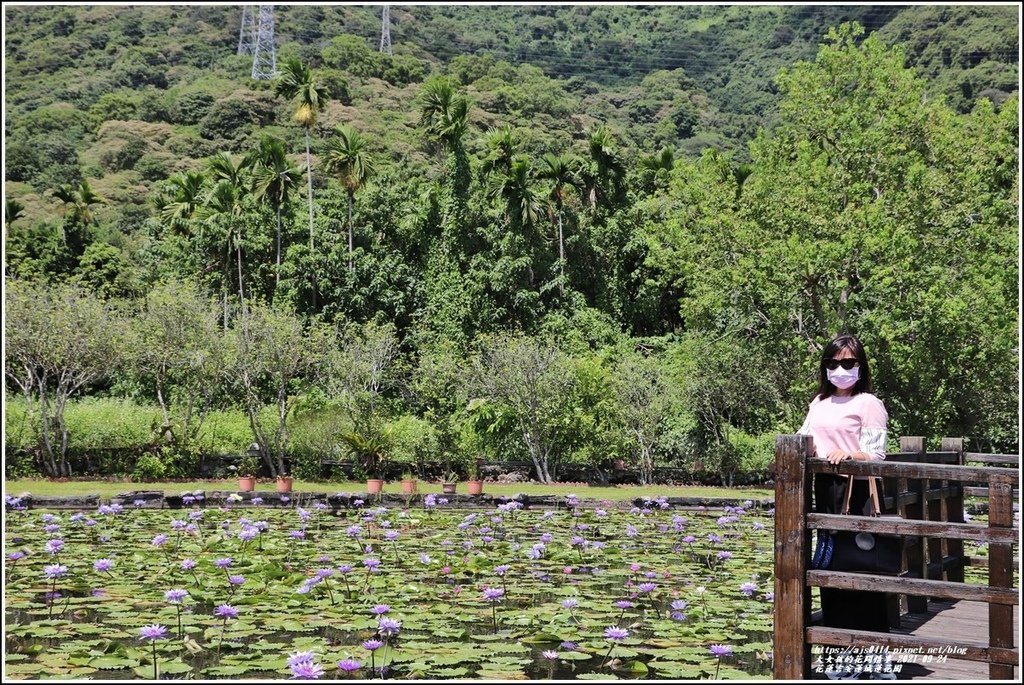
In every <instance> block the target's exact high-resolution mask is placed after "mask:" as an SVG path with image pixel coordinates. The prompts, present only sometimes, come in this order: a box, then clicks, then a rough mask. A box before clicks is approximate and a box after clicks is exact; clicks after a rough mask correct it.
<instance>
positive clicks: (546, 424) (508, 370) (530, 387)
mask: <svg viewBox="0 0 1024 685" xmlns="http://www.w3.org/2000/svg"><path fill="white" fill-rule="evenodd" d="M473 366H474V374H473V376H474V384H475V387H476V388H477V389H478V391H479V392H480V393H481V394H482V397H483V398H484V399H487V400H490V401H493V402H497V403H500V404H503V405H505V406H507V407H508V408H509V409H510V410H511V412H512V413H513V415H514V416H515V421H516V424H517V425H518V426H519V431H520V434H521V435H522V439H523V444H524V445H525V446H526V449H527V452H528V453H529V455H530V459H531V460H532V461H533V465H534V469H535V470H536V473H537V479H538V480H539V481H541V482H542V483H550V482H552V480H553V479H552V472H553V469H552V466H553V462H554V460H555V457H556V454H555V448H556V445H557V444H558V437H559V429H560V425H561V423H562V420H563V409H564V403H565V398H566V397H567V396H568V395H569V393H570V392H571V390H572V387H573V385H574V382H575V380H574V376H573V374H572V370H571V369H570V368H569V365H568V363H567V359H566V357H565V355H564V354H562V352H561V351H559V350H558V348H557V347H555V346H554V345H551V344H550V343H546V342H543V341H540V340H536V339H533V338H530V337H525V336H522V337H512V336H507V335H499V336H494V337H491V338H489V339H487V340H486V341H485V342H484V344H483V347H482V349H481V350H480V353H479V355H478V356H477V357H476V358H475V359H474V363H473Z"/></svg>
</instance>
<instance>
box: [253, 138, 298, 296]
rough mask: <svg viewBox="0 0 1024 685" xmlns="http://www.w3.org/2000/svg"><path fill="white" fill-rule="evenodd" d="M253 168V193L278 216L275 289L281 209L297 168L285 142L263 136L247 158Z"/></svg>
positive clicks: (278, 277) (294, 182) (278, 276)
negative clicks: (288, 153)
mask: <svg viewBox="0 0 1024 685" xmlns="http://www.w3.org/2000/svg"><path fill="white" fill-rule="evenodd" d="M246 164H248V165H251V166H252V168H253V173H252V193H253V196H254V197H255V198H256V199H257V200H260V201H263V202H267V203H269V204H270V206H271V207H273V208H274V211H275V214H276V215H277V261H276V264H277V268H276V269H275V273H274V287H275V289H276V288H277V286H278V285H279V284H280V282H281V210H282V209H283V208H284V206H285V205H286V204H288V200H289V196H290V194H291V191H292V190H293V189H294V188H295V186H296V185H297V184H298V182H299V174H300V173H301V172H300V171H299V170H298V169H296V168H295V167H293V166H291V164H290V163H289V161H288V156H287V154H286V153H285V150H284V143H283V142H282V141H280V140H278V139H277V138H271V137H269V136H268V137H265V138H263V139H262V140H260V143H259V146H257V148H256V149H255V150H253V151H252V152H251V153H250V155H249V156H248V157H247V158H246Z"/></svg>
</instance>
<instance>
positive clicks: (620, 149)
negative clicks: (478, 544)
mask: <svg viewBox="0 0 1024 685" xmlns="http://www.w3.org/2000/svg"><path fill="white" fill-rule="evenodd" d="M5 12H6V17H7V31H8V35H7V54H6V58H7V59H6V69H7V92H6V93H5V95H6V98H5V107H6V108H7V110H6V111H7V130H6V132H5V133H6V141H5V146H6V150H5V152H6V159H7V165H6V168H5V174H6V180H7V185H6V192H7V195H6V197H5V205H6V206H5V226H6V228H7V240H6V245H5V248H6V265H5V266H6V272H5V276H6V277H7V278H8V279H10V280H8V285H9V286H11V285H12V284H15V283H16V282H17V284H18V285H17V287H15V288H14V296H13V297H14V300H13V304H14V305H16V306H14V307H13V311H14V313H15V315H12V314H11V312H12V308H11V307H10V305H11V304H12V301H11V300H10V298H11V297H12V295H11V289H10V287H9V291H8V299H9V301H8V303H7V304H8V305H9V307H8V316H7V330H6V331H5V334H6V335H7V337H8V346H7V352H8V355H7V359H6V360H5V371H6V377H7V382H8V390H9V391H11V392H20V393H21V395H22V396H23V397H24V398H25V402H26V403H27V404H26V405H25V411H26V412H27V413H26V416H30V417H31V423H32V424H33V425H36V426H46V428H45V429H33V430H34V431H35V432H34V433H33V434H32V435H34V436H35V437H34V440H36V444H37V446H38V447H39V450H40V451H39V452H38V455H37V459H38V461H37V466H38V467H39V468H41V469H42V470H43V471H44V472H47V473H54V474H57V473H63V472H66V471H67V469H68V464H67V463H66V459H65V457H66V452H67V448H68V445H69V444H71V445H74V444H76V443H75V440H76V438H75V436H74V430H75V429H74V427H73V425H72V424H71V422H70V418H69V417H70V415H69V417H65V416H64V409H65V405H66V403H67V401H68V400H69V398H70V397H71V396H72V395H75V394H76V393H77V394H78V395H85V396H103V397H107V398H111V400H112V401H114V400H119V399H125V400H128V399H130V400H132V401H133V402H135V403H136V404H138V405H142V406H152V407H155V412H156V416H158V417H159V421H158V423H159V424H160V425H157V426H153V427H152V429H151V430H150V433H151V435H150V439H149V440H148V442H149V444H152V445H159V446H161V447H163V448H164V450H165V453H166V454H168V455H170V456H168V457H167V459H166V461H167V462H168V463H167V464H161V465H162V466H164V467H165V470H164V472H163V473H162V474H160V475H170V474H171V472H172V471H187V469H188V468H189V466H188V465H189V464H192V463H194V462H195V459H197V458H198V457H197V456H196V455H197V454H198V453H199V451H201V450H207V449H212V448H213V447H214V445H213V442H216V443H217V445H220V444H221V443H220V442H218V441H217V440H214V439H212V438H210V437H209V436H210V433H209V432H208V430H209V428H208V422H209V421H210V420H212V417H214V416H215V415H217V413H218V412H222V413H223V412H228V413H231V412H234V414H233V415H238V412H244V414H245V416H246V417H247V419H246V422H247V423H248V428H249V433H248V435H247V436H246V437H245V438H242V440H244V441H249V440H255V441H256V442H257V443H258V444H259V445H260V447H261V450H262V456H263V460H264V463H265V465H266V466H267V468H268V469H269V470H271V471H272V472H279V471H287V470H291V471H293V472H295V473H296V474H298V475H300V476H302V475H307V474H308V475H310V476H312V475H315V473H314V472H316V471H317V469H318V468H319V465H318V462H319V456H321V455H328V454H330V455H337V454H339V453H341V452H343V451H344V442H345V439H344V436H345V435H346V434H347V435H350V436H352V435H356V436H359V438H360V439H361V440H363V441H381V444H387V445H388V446H389V447H388V450H389V451H390V452H391V453H393V454H392V455H391V456H392V457H394V458H396V459H397V460H398V461H400V462H401V463H403V464H412V465H415V464H418V463H422V462H423V460H424V459H428V458H431V457H432V458H434V459H435V460H436V459H442V460H444V461H445V462H446V463H449V464H451V465H454V466H459V465H465V464H466V463H468V461H469V460H470V459H471V458H472V457H473V456H477V455H485V456H488V457H491V458H498V459H510V460H523V461H532V462H533V464H534V467H535V474H534V475H536V476H537V477H539V478H541V479H542V480H547V479H548V478H555V477H557V474H558V470H559V468H560V465H563V464H581V463H582V464H588V465H590V466H591V467H592V468H594V469H595V472H596V473H601V472H602V470H606V469H607V468H609V465H610V464H611V463H612V461H613V460H615V459H626V460H628V461H630V462H631V463H633V464H634V465H635V466H636V467H637V468H638V469H639V470H640V471H641V473H642V474H644V478H650V477H651V474H652V471H651V469H652V468H653V467H654V466H655V465H664V464H679V465H687V466H692V465H693V464H695V463H697V462H699V463H700V464H701V465H702V466H703V468H705V469H707V470H709V471H710V472H712V473H714V474H716V477H718V478H721V479H722V480H724V481H727V482H728V481H731V480H732V479H733V478H735V477H737V476H739V475H740V474H742V473H744V472H749V471H757V470H761V469H763V467H764V466H765V465H766V464H767V463H768V462H769V461H770V458H771V456H770V450H771V439H770V436H771V435H772V434H774V433H776V432H788V431H792V430H793V429H795V427H796V426H798V425H799V423H800V419H801V417H802V414H803V412H804V411H805V408H806V404H807V402H808V401H809V398H810V393H811V390H812V388H813V387H814V381H815V366H816V360H817V356H818V351H819V350H820V349H821V346H822V345H823V344H824V343H825V342H827V340H828V339H829V338H830V337H831V336H833V335H835V334H836V333H838V332H841V331H849V332H854V333H856V334H858V335H860V336H861V337H862V339H863V340H864V341H865V343H866V345H867V347H868V352H869V356H870V358H871V359H872V362H873V364H874V372H875V379H876V390H877V391H878V393H879V394H880V395H881V397H882V398H883V400H884V401H885V403H886V406H887V407H888V409H889V412H890V418H891V426H890V429H891V431H890V432H891V435H892V436H895V435H898V434H901V433H902V434H917V435H928V436H939V435H964V436H966V437H968V438H969V441H970V442H969V444H970V445H971V447H972V448H979V449H995V450H1002V449H1005V450H1010V451H1012V450H1016V449H1017V447H1016V440H1017V435H1018V432H1019V431H1018V419H1017V411H1016V408H1017V402H1018V399H1017V395H1016V390H1015V389H1016V388H1017V378H1018V368H1017V355H1018V348H1017V334H1018V330H1017V317H1016V315H1015V312H1016V311H1017V309H1018V306H1019V301H1018V295H1017V283H1018V266H1017V255H1018V247H1019V246H1018V238H1017V228H1016V227H1017V223H1018V212H1019V206H1018V204H1017V201H1016V198H1017V197H1018V195H1019V178H1018V176H1017V173H1016V172H1017V167H1018V158H1017V155H1018V152H1017V150H1018V146H1019V131H1018V128H1017V121H1018V99H1017V95H1016V92H1015V90H1016V83H1017V78H1018V77H1017V63H1016V59H1017V45H1016V39H1017V26H1016V13H1015V12H1014V11H1012V10H1011V8H1001V7H996V6H988V7H912V8H899V7H895V6H890V7H866V6H865V7H851V6H834V7H833V6H829V7H811V6H797V7H742V6H731V7H712V6H677V7H655V6H650V7H610V6H607V7H606V6H593V7H589V6H567V7H555V6H552V7H539V6H535V7H512V6H502V7H487V8H478V7H457V6H452V7H442V6H434V7H410V8H394V9H393V11H392V17H393V21H394V26H393V28H392V39H393V42H394V44H395V49H396V54H395V55H394V56H389V55H383V54H381V53H379V52H376V51H375V50H374V49H373V39H374V38H373V37H374V35H375V34H376V33H377V32H378V31H379V23H378V22H379V19H378V17H377V15H376V14H375V12H377V9H375V8H372V7H368V6H367V7H355V6H351V7H319V6H281V7H279V8H278V9H277V17H278V23H277V29H276V30H277V35H278V42H279V44H280V50H279V64H280V65H281V66H282V69H283V75H282V77H281V78H279V79H277V80H275V81H272V82H254V81H251V80H249V79H248V73H249V63H250V61H251V58H249V57H246V56H239V55H236V54H235V47H236V43H237V22H238V19H239V14H240V12H239V9H238V8H236V7H235V8H233V7H225V6H190V7H156V6H154V7H145V8H142V7H116V6H91V7H67V6H64V7H41V6H40V7H26V6H19V7H10V8H6V9H5ZM850 19H856V20H859V21H861V22H862V23H863V24H865V25H867V27H868V28H869V29H871V30H872V31H874V33H872V34H871V35H870V36H866V35H865V32H863V31H862V30H861V29H860V26H859V25H858V24H843V25H842V26H841V27H839V28H837V29H832V30H831V31H830V30H829V27H834V26H839V25H840V23H841V22H844V21H846V20H850ZM826 33H827V34H828V35H827V37H826ZM819 44H820V45H819ZM893 46H894V47H893ZM915 67H916V69H915ZM33 283H38V284H41V286H40V287H36V286H33V285H32V284H33ZM53 283H60V284H67V285H69V286H73V287H77V288H79V290H77V291H63V290H61V291H60V292H62V293H64V292H68V293H74V292H77V293H90V295H89V296H88V297H85V296H83V297H81V298H80V299H81V303H80V304H79V305H77V309H76V308H74V307H71V308H69V307H70V305H68V306H64V307H63V308H61V307H60V306H57V304H56V303H57V299H59V298H53V297H50V296H48V295H47V294H46V293H47V289H48V286H47V285H46V284H53ZM67 296H68V297H71V295H67ZM18 298H21V299H18ZM35 302H47V303H50V304H47V305H46V306H45V307H43V306H35V305H34V304H33V303H35ZM72 309H74V311H72ZM90 312H91V313H92V314H95V315H96V316H100V315H101V314H102V316H103V317H106V319H104V320H103V321H106V320H110V321H116V322H118V324H119V326H120V328H121V329H122V332H121V333H119V334H117V335H107V337H106V338H104V339H103V340H102V341H100V340H92V339H89V337H88V336H89V332H90V331H94V330H95V331H98V330H101V329H103V330H106V329H105V328H103V326H102V325H100V324H101V323H102V321H100V322H98V323H96V324H95V325H92V323H90V325H84V324H83V323H82V322H92V319H90V318H89V317H90V316H92V314H90ZM47 316H51V319H46V317H47ZM76 317H77V318H76ZM76 322H77V323H76ZM104 325H105V324H104ZM69 330H70V331H74V332H75V333H76V334H77V335H75V336H71V337H72V338H74V339H75V340H76V341H77V342H78V343H79V344H80V345H81V346H82V347H81V349H84V350H89V351H90V352H89V354H90V355H92V357H93V358H95V356H96V355H100V358H101V359H103V360H104V361H106V362H109V363H105V364H100V365H95V364H94V367H91V368H90V369H89V375H88V377H87V378H85V379H84V380H83V381H82V382H80V383H77V384H71V385H65V386H60V385H59V383H60V382H62V381H58V380H57V378H58V376H57V375H54V374H58V373H59V372H60V371H61V370H65V371H66V370H68V369H71V370H72V371H74V372H76V373H81V372H82V368H81V367H82V362H83V359H84V358H74V359H72V358H71V357H69V356H68V354H66V353H65V354H64V356H63V357H61V356H60V355H58V354H56V353H57V352H59V351H60V350H59V349H58V346H54V345H51V346H49V347H48V346H47V345H46V344H41V343H42V341H45V340H47V339H49V338H47V337H46V335H49V336H57V337H60V336H61V333H62V332H66V331H69ZM44 334H45V335H44ZM105 335H106V334H105ZM111 350H112V351H111ZM65 352H66V350H65ZM103 355H106V356H103ZM26 359H27V360H29V361H28V362H27V364H28V366H27V367H26V366H25V364H26V362H25V361H24V360H26ZM44 368H45V369H51V370H52V373H49V375H47V374H42V375H40V374H39V373H38V371H39V370H40V369H44ZM55 383H56V384H57V386H56V387H54V384H55ZM51 390H56V391H57V394H56V395H54V397H56V398H57V399H58V400H59V401H58V402H57V403H56V404H53V403H52V402H50V403H48V400H47V398H48V397H49V394H50V391H51ZM67 406H69V407H70V406H71V405H67ZM17 416H20V415H18V414H17V413H16V412H12V413H10V414H8V421H7V425H8V436H9V440H8V445H15V444H17V440H18V439H17V438H16V439H13V442H12V439H11V438H10V436H12V435H16V434H20V433H16V432H15V431H12V430H10V429H11V426H12V425H13V424H12V423H11V422H12V420H15V419H16V417H17ZM17 420H18V421H21V420H22V419H17ZM24 420H25V421H28V420H29V419H24ZM69 428H70V433H71V434H70V435H69ZM133 430H138V427H137V426H136V427H135V428H134V429H133ZM293 430H294V431H298V433H293V432H292V431H293ZM300 434H301V438H300V437H299V435H300ZM202 436H207V437H206V438H203V437H202ZM211 440H213V442H210V441H211ZM218 440H219V439H218ZM161 441H162V442H161ZM112 442H116V440H113V439H112ZM227 442H231V441H227ZM224 444H225V446H226V444H227V443H224ZM243 446H244V445H243ZM238 449H239V447H238V446H237V445H234V444H232V445H231V450H232V451H237V450H238ZM44 457H45V458H44ZM144 466H145V470H147V472H153V475H154V477H155V476H156V475H157V474H155V472H156V471H159V470H160V468H159V467H158V465H157V464H156V463H155V462H153V460H152V459H150V460H149V461H147V462H146V463H145V464H144ZM168 469H169V470H168ZM762 473H763V471H762Z"/></svg>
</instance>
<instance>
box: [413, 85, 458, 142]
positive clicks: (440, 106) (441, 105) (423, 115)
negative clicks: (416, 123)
mask: <svg viewBox="0 0 1024 685" xmlns="http://www.w3.org/2000/svg"><path fill="white" fill-rule="evenodd" d="M469 107H470V102H469V99H468V98H466V97H465V96H464V95H461V94H459V93H458V92H456V90H455V86H454V84H453V83H452V81H451V79H449V78H443V77H439V78H434V79H431V80H429V81H427V82H426V83H424V84H423V90H422V91H421V93H420V126H423V127H424V128H425V129H426V130H427V132H428V133H429V134H431V135H432V136H434V137H435V138H437V140H438V142H439V143H440V144H441V149H442V151H444V152H448V151H451V150H453V149H455V148H457V147H461V144H462V137H463V136H464V135H465V133H466V130H467V129H468V128H469Z"/></svg>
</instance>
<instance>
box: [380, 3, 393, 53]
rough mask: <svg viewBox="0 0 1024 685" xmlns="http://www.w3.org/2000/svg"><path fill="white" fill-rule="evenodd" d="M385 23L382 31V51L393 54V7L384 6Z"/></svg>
mask: <svg viewBox="0 0 1024 685" xmlns="http://www.w3.org/2000/svg"><path fill="white" fill-rule="evenodd" d="M383 15H384V16H383V21H382V23H381V29H380V51H381V52H386V53H388V54H389V55H390V54H391V7H390V6H389V5H384V13H383Z"/></svg>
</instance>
